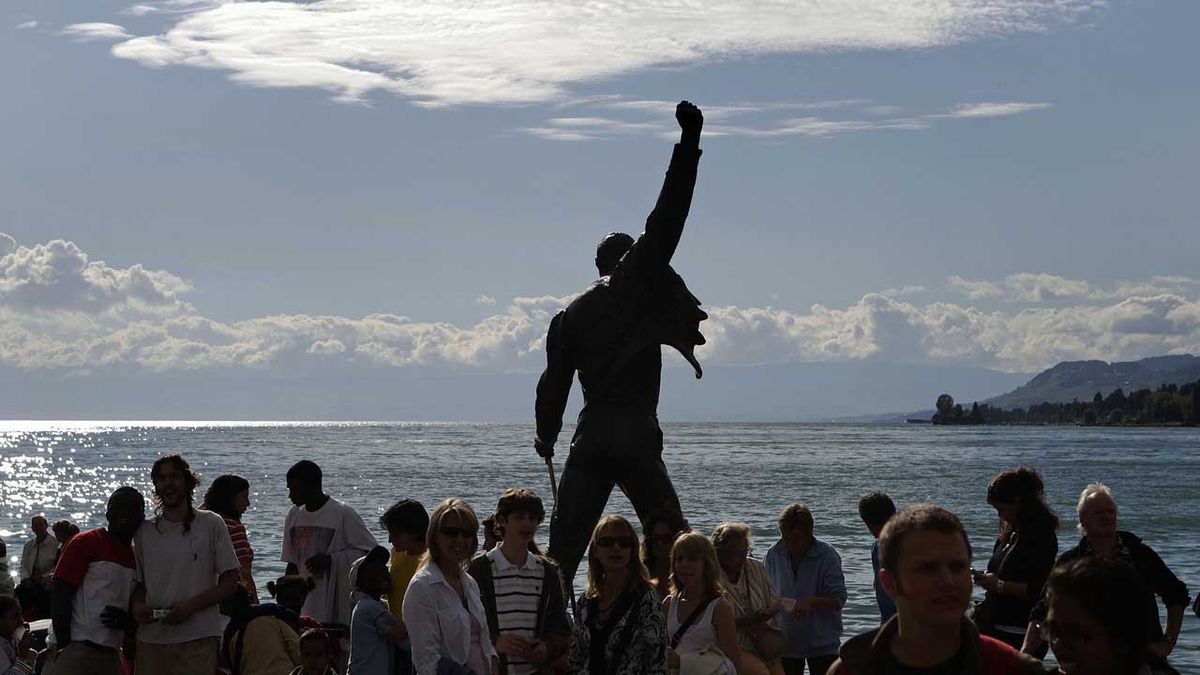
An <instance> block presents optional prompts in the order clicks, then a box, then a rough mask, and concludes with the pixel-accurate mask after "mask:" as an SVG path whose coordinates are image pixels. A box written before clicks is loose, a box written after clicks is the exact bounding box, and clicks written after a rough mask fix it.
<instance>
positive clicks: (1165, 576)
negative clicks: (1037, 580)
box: [1029, 531, 1188, 641]
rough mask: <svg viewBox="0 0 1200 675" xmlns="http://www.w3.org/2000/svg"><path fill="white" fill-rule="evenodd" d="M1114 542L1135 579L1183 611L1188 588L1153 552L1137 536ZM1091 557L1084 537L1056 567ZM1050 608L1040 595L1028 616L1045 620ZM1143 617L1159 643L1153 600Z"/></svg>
mask: <svg viewBox="0 0 1200 675" xmlns="http://www.w3.org/2000/svg"><path fill="white" fill-rule="evenodd" d="M1117 539H1118V541H1119V544H1118V545H1117V557H1118V558H1120V559H1121V560H1124V561H1125V562H1127V563H1129V564H1130V565H1132V566H1133V569H1135V570H1137V573H1138V575H1140V576H1141V577H1142V580H1143V581H1145V582H1146V585H1147V586H1149V587H1150V590H1152V591H1153V592H1154V594H1155V595H1157V596H1159V597H1160V598H1162V602H1163V604H1164V605H1166V606H1167V607H1179V606H1183V607H1186V606H1187V604H1188V589H1187V584H1185V583H1183V582H1182V581H1180V580H1179V577H1177V576H1175V574H1174V573H1172V572H1171V570H1170V569H1168V568H1167V564H1166V563H1164V562H1163V560H1162V558H1160V557H1159V556H1158V554H1157V553H1155V552H1154V549H1152V548H1150V547H1149V546H1147V545H1146V544H1144V543H1142V540H1141V539H1139V538H1138V537H1137V535H1135V534H1133V533H1131V532H1124V531H1122V532H1118V533H1117ZM1089 555H1093V551H1092V546H1091V544H1090V543H1088V538H1087V537H1083V538H1081V539H1080V540H1079V544H1078V545H1077V546H1075V547H1074V548H1072V549H1069V550H1067V551H1065V552H1064V553H1063V554H1062V555H1060V556H1058V562H1057V563H1055V566H1058V565H1063V564H1065V563H1069V562H1071V561H1073V560H1078V559H1080V558H1083V557H1086V556H1089ZM1048 609H1049V607H1048V605H1047V598H1046V594H1045V591H1044V590H1043V592H1042V599H1041V602H1039V603H1038V604H1037V605H1036V606H1035V607H1034V608H1033V611H1032V612H1030V614H1029V620H1030V621H1041V620H1043V619H1045V618H1046V612H1047V611H1048ZM1146 613H1147V615H1148V616H1152V617H1153V621H1152V622H1151V626H1152V628H1151V639H1152V640H1154V641H1157V640H1161V639H1162V623H1161V621H1160V620H1159V617H1158V606H1157V605H1156V604H1155V602H1154V597H1153V596H1151V597H1149V598H1148V599H1147V607H1146Z"/></svg>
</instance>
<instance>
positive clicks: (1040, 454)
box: [0, 422, 1200, 673]
mask: <svg viewBox="0 0 1200 675" xmlns="http://www.w3.org/2000/svg"><path fill="white" fill-rule="evenodd" d="M664 433H665V436H666V451H665V460H666V463H667V466H668V467H669V469H670V471H671V475H672V478H673V479H674V481H675V485H676V488H677V490H678V491H679V494H680V498H681V501H682V503H683V507H684V511H685V512H686V515H687V517H688V519H689V520H690V522H691V524H692V525H693V527H695V528H696V529H698V530H699V531H701V532H705V533H708V532H710V531H711V529H712V527H713V525H715V524H716V523H718V522H720V521H722V520H740V521H744V522H746V523H748V524H749V525H750V526H751V527H752V529H753V532H754V535H755V542H754V553H755V555H757V556H759V557H761V556H762V555H763V554H764V553H765V552H766V549H767V547H768V546H770V544H771V543H773V542H774V541H775V538H776V532H775V526H774V522H775V515H776V513H777V512H778V511H779V509H780V508H781V507H783V506H784V505H786V504H787V503H789V502H791V501H797V500H799V501H804V502H806V503H807V504H808V505H809V506H810V507H811V508H812V510H813V512H814V514H815V518H816V535H817V537H818V538H820V539H823V540H825V541H827V542H829V543H831V544H832V545H833V546H835V547H836V548H837V549H838V551H840V553H841V555H842V561H843V566H844V569H845V573H846V581H847V585H848V586H849V593H850V597H849V601H848V603H847V606H846V609H845V615H844V616H845V625H846V634H847V636H849V635H851V634H853V633H857V632H860V631H863V630H866V629H868V628H870V627H871V626H872V625H873V621H874V620H875V618H876V616H877V614H876V610H875V607H874V595H873V592H872V589H871V569H870V555H869V554H870V545H871V538H870V535H869V534H868V533H867V532H866V530H865V528H864V527H863V526H862V524H861V522H860V521H859V519H858V513H857V501H858V497H859V496H860V495H861V494H863V493H864V492H867V491H870V490H876V489H879V490H884V491H886V492H888V493H889V494H890V495H891V496H892V498H893V499H894V500H895V501H896V503H897V504H900V505H904V504H910V503H915V502H933V503H937V504H939V505H942V506H945V507H947V508H949V509H951V510H952V511H954V512H956V513H957V514H959V516H960V517H961V518H962V519H963V521H964V522H965V523H966V525H967V528H968V530H969V532H970V534H971V539H972V542H973V544H974V546H975V549H976V560H975V566H976V567H983V566H984V565H985V564H986V560H987V556H988V554H989V553H990V551H991V542H992V540H993V538H994V536H995V533H996V529H997V521H996V517H995V513H994V511H992V509H991V508H990V507H989V506H988V505H987V503H986V500H985V492H986V486H987V482H988V480H989V479H990V478H991V477H992V476H993V475H995V474H996V473H998V472H999V471H1002V470H1004V469H1007V468H1010V467H1013V466H1016V465H1018V464H1029V465H1033V466H1036V467H1038V468H1039V469H1041V471H1042V472H1043V474H1044V476H1045V479H1046V484H1047V491H1048V498H1049V500H1050V502H1051V504H1052V505H1053V507H1054V508H1055V509H1056V510H1057V511H1058V513H1059V514H1060V516H1062V519H1063V522H1064V528H1063V530H1062V531H1061V532H1060V533H1059V541H1060V547H1061V548H1063V549H1065V548H1067V547H1069V546H1072V545H1074V543H1075V532H1074V530H1073V529H1072V528H1073V526H1074V523H1075V500H1076V497H1077V496H1078V494H1079V491H1080V490H1081V489H1082V488H1083V487H1084V486H1085V485H1086V484H1087V483H1089V482H1092V481H1096V480H1102V481H1104V482H1106V483H1108V484H1109V485H1110V486H1111V487H1112V488H1113V490H1114V493H1115V495H1116V498H1117V501H1118V504H1119V505H1120V509H1121V513H1120V525H1121V528H1122V529H1127V530H1131V531H1133V532H1135V533H1137V534H1138V535H1140V536H1141V537H1142V538H1143V539H1145V541H1146V542H1147V543H1148V544H1149V545H1150V546H1152V547H1153V548H1154V549H1155V550H1156V551H1158V553H1159V554H1160V555H1161V556H1162V557H1163V559H1164V560H1165V561H1166V562H1167V565H1168V566H1169V567H1170V568H1171V569H1172V570H1173V571H1174V572H1175V573H1176V574H1177V575H1178V576H1179V577H1180V578H1181V579H1183V580H1184V582H1186V583H1187V584H1188V586H1189V588H1190V589H1191V591H1192V593H1193V594H1194V593H1195V592H1196V590H1197V588H1198V587H1200V491H1198V487H1200V430H1198V429H1105V428H1075V427H958V428H951V427H932V426H928V425H912V426H904V425H895V426H891V425H821V424H729V423H676V424H665V425H664ZM569 434H570V429H567V430H565V431H564V434H563V436H562V439H561V442H562V445H563V446H564V447H565V446H566V443H567V439H569V437H570V436H569ZM532 436H533V429H532V426H530V425H512V424H509V425H504V424H440V423H438V424H431V423H389V424H361V423H331V424H318V423H164V422H154V423H82V422H65V423H54V422H3V423H0V537H3V538H4V540H5V541H6V542H7V543H8V552H9V559H10V568H12V569H15V568H16V562H17V559H18V558H19V554H20V550H21V544H22V542H23V541H24V540H25V538H26V537H28V536H29V532H28V522H29V518H30V516H31V515H33V514H35V513H39V512H40V513H44V514H45V515H46V517H47V518H49V519H50V520H51V521H52V522H53V521H54V520H56V519H59V518H69V519H71V520H73V521H76V522H77V523H79V524H80V526H81V527H83V528H84V529H87V528H90V527H94V526H97V525H100V524H101V521H102V519H103V513H104V502H105V500H106V498H107V495H108V494H109V493H110V492H111V491H112V490H113V489H115V488H116V487H118V486H120V485H125V484H130V485H134V486H137V487H139V488H140V489H142V490H143V491H144V493H145V494H147V495H148V494H150V485H149V482H150V477H149V468H150V464H151V463H152V462H153V461H154V459H155V458H157V457H158V456H159V455H161V454H164V453H167V452H179V453H182V454H183V455H184V456H185V457H187V458H188V459H189V460H190V461H191V463H192V465H193V467H194V468H196V469H197V470H199V471H200V472H201V473H202V474H203V475H204V476H205V478H206V479H208V480H211V479H212V478H214V477H216V476H217V475H219V474H222V473H237V474H240V475H242V476H244V477H246V478H248V479H249V480H250V482H251V491H252V501H253V505H252V506H251V508H250V511H249V512H248V513H246V515H245V517H244V519H243V520H244V521H245V523H246V525H247V528H248V529H249V531H250V539H251V543H252V545H253V546H254V548H255V550H256V552H257V557H256V560H255V569H254V573H255V578H256V579H257V581H258V584H259V587H260V588H262V587H263V586H264V585H265V583H266V581H267V580H269V579H272V578H274V577H276V576H277V575H279V574H281V573H282V572H283V564H282V563H280V562H279V561H278V558H279V552H280V542H281V537H282V526H283V519H284V515H285V513H286V511H287V509H288V507H289V506H290V504H289V502H288V500H287V490H286V487H285V485H284V473H285V472H286V470H287V468H288V467H289V466H290V465H291V464H292V463H293V462H295V461H297V460H300V459H312V460H314V461H316V462H317V463H318V464H320V465H321V466H322V468H323V469H324V472H325V485H326V489H327V491H328V492H329V493H330V494H332V495H334V496H336V497H337V498H339V499H341V500H343V501H345V502H347V503H349V504H350V505H352V506H353V507H355V508H356V509H358V511H359V513H361V514H362V515H363V517H364V518H365V519H366V520H367V522H368V524H371V525H372V526H375V524H376V523H377V520H378V516H379V514H380V513H381V512H382V511H383V510H384V509H385V508H386V507H387V506H388V505H390V504H391V503H392V502H393V501H395V500H397V499H399V498H402V497H412V498H416V499H419V500H421V501H422V502H423V503H424V504H425V505H426V507H427V508H432V506H433V505H434V504H436V503H437V502H438V501H440V500H441V499H443V498H445V497H447V496H451V495H455V496H460V497H463V498H465V499H466V500H467V501H468V502H470V503H471V504H472V505H474V506H475V507H476V508H477V510H478V511H480V512H481V513H482V512H490V510H492V509H493V508H494V506H495V501H496V498H497V496H498V494H499V492H500V491H501V490H502V489H504V488H505V487H510V486H518V485H519V486H526V487H531V488H533V489H535V490H537V491H539V492H540V493H541V494H542V495H543V497H544V498H545V499H546V503H547V506H548V507H549V505H550V498H549V494H550V487H549V480H548V478H547V476H546V470H545V465H544V464H543V463H542V462H541V460H540V459H539V458H538V457H537V456H536V455H535V454H534V452H533V449H532V446H531V443H530V439H531V438H532ZM564 460H565V456H560V457H558V458H557V465H558V467H559V471H561V467H562V464H563V461H564ZM206 485H207V482H205V483H204V484H202V485H201V488H200V490H199V492H200V493H202V492H203V490H204V487H205V486H206ZM609 511H612V512H617V513H622V514H624V515H626V516H627V517H632V508H631V507H630V505H629V503H628V501H626V500H625V498H624V497H623V496H622V495H620V493H619V491H618V492H616V493H615V494H614V496H613V498H612V500H611V501H610V503H609ZM375 529H378V528H377V527H375ZM545 531H546V528H543V531H542V536H541V537H540V541H542V543H544V539H545ZM379 535H380V539H381V541H383V540H384V539H386V536H385V535H384V534H383V533H382V532H380V533H379ZM1172 661H1173V662H1174V663H1175V664H1176V666H1177V667H1179V669H1180V670H1181V671H1182V672H1185V673H1200V620H1198V619H1197V618H1196V617H1195V616H1194V615H1193V614H1192V613H1191V612H1190V610H1189V612H1188V615H1187V618H1186V619H1185V622H1184V631H1183V635H1182V636H1181V638H1180V640H1179V647H1177V649H1176V651H1175V653H1174V655H1173V657H1172Z"/></svg>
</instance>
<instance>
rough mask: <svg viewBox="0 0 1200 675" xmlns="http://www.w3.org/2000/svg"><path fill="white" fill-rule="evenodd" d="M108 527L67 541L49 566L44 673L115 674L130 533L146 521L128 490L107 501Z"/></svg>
mask: <svg viewBox="0 0 1200 675" xmlns="http://www.w3.org/2000/svg"><path fill="white" fill-rule="evenodd" d="M106 517H107V519H108V527H107V528H103V527H98V528H96V529H94V530H88V531H87V532H84V533H83V534H79V535H76V536H74V537H72V538H71V540H70V541H69V542H67V545H66V546H65V547H63V550H62V554H61V555H60V556H59V558H58V565H57V566H56V567H55V568H54V587H53V599H52V600H51V637H50V639H49V641H50V642H51V643H52V648H51V650H50V654H51V661H50V663H49V665H48V667H47V669H46V673H47V675H75V674H76V673H79V674H86V675H119V674H120V672H121V664H120V659H119V658H118V655H117V650H118V649H120V648H121V644H122V642H123V641H124V638H125V628H126V627H129V628H132V626H133V622H132V621H131V620H130V617H129V615H128V614H127V613H126V611H125V610H126V608H128V607H129V599H130V597H131V596H132V594H133V575H134V567H135V565H134V557H133V547H132V546H131V543H132V541H133V535H134V534H136V533H137V530H138V528H139V527H140V526H141V524H142V522H143V521H145V519H146V500H145V498H144V497H142V494H141V493H140V492H138V491H137V490H135V489H133V488H131V487H122V488H118V489H117V490H116V491H115V492H113V493H112V496H111V497H109V499H108V511H107V513H106Z"/></svg>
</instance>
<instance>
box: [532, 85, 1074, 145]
mask: <svg viewBox="0 0 1200 675" xmlns="http://www.w3.org/2000/svg"><path fill="white" fill-rule="evenodd" d="M563 107H566V108H568V109H572V110H579V111H581V112H582V113H584V114H580V115H578V116H558V117H552V118H550V119H548V120H546V122H545V123H544V124H542V125H539V126H537V127H531V128H526V129H522V130H520V131H523V132H525V133H527V134H530V135H533V136H537V137H539V138H544V139H547V140H557V141H589V140H603V139H611V138H618V137H623V136H635V135H650V134H653V135H671V134H673V133H675V124H674V121H673V120H672V113H673V111H674V108H675V103H672V102H670V101H653V100H626V99H623V98H622V97H620V96H604V97H596V98H593V99H588V100H581V101H577V102H574V103H572V104H571V105H568V106H559V108H560V109H561V108H563ZM985 107H986V108H985ZM1049 107H1052V106H1051V104H1049V103H1019V102H1017V103H986V104H960V105H956V106H954V107H952V108H951V109H950V112H941V111H938V112H931V113H916V114H910V115H907V116H902V117H897V116H890V115H887V114H885V113H894V112H904V109H903V108H900V107H899V106H891V105H886V104H879V103H876V102H873V101H870V100H867V99H840V100H831V101H775V102H753V103H730V104H717V105H707V104H705V105H704V115H705V120H706V124H705V133H706V134H707V135H708V136H710V137H712V136H739V137H745V138H759V139H774V138H786V137H792V136H807V137H812V138H829V137H832V136H836V135H841V134H849V133H861V132H866V131H921V130H924V129H929V128H930V127H932V126H933V125H934V124H937V123H939V122H943V121H945V120H949V119H954V118H985V117H998V116H1008V115H1017V114H1020V113H1023V112H1030V111H1034V110H1043V109H1045V108H1049ZM797 111H808V112H810V113H817V112H819V113H820V114H809V115H804V116H799V117H797V116H795V114H796V112H797ZM989 111H990V112H989ZM985 113H987V114H985Z"/></svg>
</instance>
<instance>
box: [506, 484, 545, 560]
mask: <svg viewBox="0 0 1200 675" xmlns="http://www.w3.org/2000/svg"><path fill="white" fill-rule="evenodd" d="M494 518H495V522H496V528H497V529H498V530H500V532H501V533H502V534H501V538H502V539H504V540H506V541H507V540H509V539H514V540H516V541H517V542H519V543H520V544H521V545H522V546H524V545H526V544H528V543H529V542H531V541H533V536H534V534H536V533H537V529H538V526H539V525H541V524H542V521H543V520H545V518H546V508H545V507H544V506H543V505H542V498H541V497H539V496H538V495H537V493H536V492H534V491H533V490H528V489H526V488H509V489H507V490H505V491H504V492H502V493H501V494H500V501H499V502H497V503H496V515H495V516H494Z"/></svg>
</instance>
